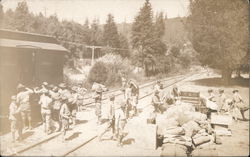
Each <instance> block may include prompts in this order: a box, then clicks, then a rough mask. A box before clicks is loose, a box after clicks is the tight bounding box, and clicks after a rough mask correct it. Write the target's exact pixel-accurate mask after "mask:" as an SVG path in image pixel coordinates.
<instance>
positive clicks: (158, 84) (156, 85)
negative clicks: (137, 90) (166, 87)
mask: <svg viewBox="0 0 250 157" xmlns="http://www.w3.org/2000/svg"><path fill="white" fill-rule="evenodd" d="M160 87H161V81H160V80H157V81H156V84H155V86H154V91H155V90H158V91H160Z"/></svg>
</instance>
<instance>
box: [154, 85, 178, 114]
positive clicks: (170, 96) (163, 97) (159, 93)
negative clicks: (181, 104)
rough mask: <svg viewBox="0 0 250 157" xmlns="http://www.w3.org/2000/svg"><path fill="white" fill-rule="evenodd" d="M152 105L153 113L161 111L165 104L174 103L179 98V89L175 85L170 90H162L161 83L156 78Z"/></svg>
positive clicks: (163, 109)
mask: <svg viewBox="0 0 250 157" xmlns="http://www.w3.org/2000/svg"><path fill="white" fill-rule="evenodd" d="M153 92H154V94H153V97H152V105H153V106H154V112H155V113H163V112H164V111H165V110H166V107H167V106H166V105H171V104H174V103H175V102H176V101H177V100H179V96H180V94H179V91H178V87H177V86H176V85H174V86H173V88H172V90H171V91H170V92H165V91H164V90H163V84H162V83H161V82H160V81H159V80H158V81H157V82H156V84H155V86H154V87H153Z"/></svg>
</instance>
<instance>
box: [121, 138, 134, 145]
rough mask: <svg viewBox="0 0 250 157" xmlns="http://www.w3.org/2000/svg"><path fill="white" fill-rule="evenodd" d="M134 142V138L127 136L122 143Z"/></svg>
mask: <svg viewBox="0 0 250 157" xmlns="http://www.w3.org/2000/svg"><path fill="white" fill-rule="evenodd" d="M134 142H135V139H134V138H128V139H126V140H124V141H123V142H122V144H123V145H130V144H132V143H134Z"/></svg>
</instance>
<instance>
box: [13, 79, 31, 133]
mask: <svg viewBox="0 0 250 157" xmlns="http://www.w3.org/2000/svg"><path fill="white" fill-rule="evenodd" d="M17 90H18V94H17V100H16V102H17V103H19V104H20V106H19V107H20V113H21V117H22V122H23V125H24V126H25V124H26V119H28V127H25V128H29V129H32V126H31V106H30V95H31V94H32V93H34V92H33V90H32V89H30V88H27V87H25V86H24V85H22V84H19V85H18V86H17Z"/></svg>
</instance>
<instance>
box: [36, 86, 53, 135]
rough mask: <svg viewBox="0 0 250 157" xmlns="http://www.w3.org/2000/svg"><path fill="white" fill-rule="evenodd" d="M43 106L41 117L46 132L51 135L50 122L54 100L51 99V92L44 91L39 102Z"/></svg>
mask: <svg viewBox="0 0 250 157" xmlns="http://www.w3.org/2000/svg"><path fill="white" fill-rule="evenodd" d="M38 103H39V104H40V105H41V115H42V120H43V125H44V132H45V133H46V134H50V133H51V130H50V120H51V109H52V99H51V98H50V97H49V91H48V90H46V89H44V90H42V95H41V96H40V100H39V102H38Z"/></svg>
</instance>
